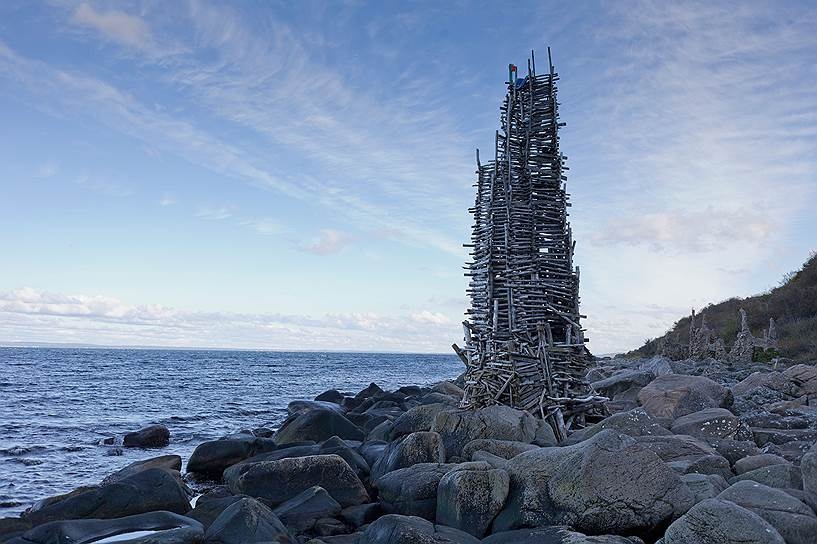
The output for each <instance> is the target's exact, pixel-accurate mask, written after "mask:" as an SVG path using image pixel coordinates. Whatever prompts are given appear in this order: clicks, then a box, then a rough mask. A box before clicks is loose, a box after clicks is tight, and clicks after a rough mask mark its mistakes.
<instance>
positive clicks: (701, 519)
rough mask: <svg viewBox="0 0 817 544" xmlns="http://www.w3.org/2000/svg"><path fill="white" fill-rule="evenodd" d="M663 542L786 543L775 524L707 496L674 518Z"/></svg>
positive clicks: (733, 504) (721, 543) (716, 543)
mask: <svg viewBox="0 0 817 544" xmlns="http://www.w3.org/2000/svg"><path fill="white" fill-rule="evenodd" d="M663 544H785V540H783V537H782V536H780V533H778V532H777V530H776V529H775V528H774V527H772V525H771V524H770V523H769V522H767V521H766V520H764V519H763V518H762V517H760V516H758V515H757V514H755V513H754V512H752V511H750V510H747V509H745V508H743V507H741V506H738V505H737V504H735V503H733V502H731V501H725V500H720V499H707V500H705V501H702V502H699V503H698V504H696V505H695V506H693V507H692V508H691V509H690V510H689V512H687V513H686V514H684V515H683V516H681V517H680V518H678V519H677V520H675V521H674V522H673V523H672V525H670V526H669V527H668V528H667V531H666V533H664V539H663Z"/></svg>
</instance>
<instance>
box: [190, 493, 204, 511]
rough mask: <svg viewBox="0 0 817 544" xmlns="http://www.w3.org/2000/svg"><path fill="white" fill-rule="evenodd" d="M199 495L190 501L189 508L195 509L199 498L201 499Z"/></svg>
mask: <svg viewBox="0 0 817 544" xmlns="http://www.w3.org/2000/svg"><path fill="white" fill-rule="evenodd" d="M201 495H202V494H201V493H199V494H198V495H196V496H195V497H193V498H192V499H190V508H195V507H196V503H197V502H199V497H201Z"/></svg>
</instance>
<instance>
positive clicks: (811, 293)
mask: <svg viewBox="0 0 817 544" xmlns="http://www.w3.org/2000/svg"><path fill="white" fill-rule="evenodd" d="M741 308H743V309H744V310H746V314H747V318H748V323H749V328H750V329H751V331H752V332H753V333H754V334H755V335H758V336H760V335H761V334H762V332H763V331H764V330H765V329H766V328H767V327H768V326H769V318H774V320H775V322H776V326H777V331H778V335H779V338H780V340H779V345H778V350H779V352H780V355H781V356H783V357H787V358H790V359H793V360H795V361H817V253H812V255H811V258H810V259H809V260H808V261H806V263H805V264H804V265H803V267H802V268H801V269H800V270H797V271H795V272H792V273H790V274H788V275H787V276H786V277H785V278H784V280H783V281H782V282H781V284H780V286H779V287H776V288H774V289H772V290H770V291H768V292H766V293H763V294H761V295H757V296H753V297H749V298H738V297H735V298H730V299H729V300H725V301H723V302H720V303H718V304H710V305H709V306H707V307H706V308H704V309H703V310H702V311H701V312H699V316H700V315H703V316H704V317H705V318H706V324H707V326H708V327H709V328H710V329H712V330H713V332H714V334H715V335H716V336H717V337H719V338H721V339H723V341H724V343H725V346H726V348H727V349H729V348H731V346H732V344H733V343H734V341H735V339H736V338H737V335H738V333H739V332H740V330H741V317H740V309H741ZM689 325H690V318H689V317H684V318H683V319H680V320H679V321H677V322H676V323H675V325H673V327H672V329H670V330H669V332H667V333H666V334H665V335H664V336H662V337H660V338H655V339H652V340H648V341H647V342H646V343H645V344H644V345H643V346H642V347H640V348H639V349H637V350H635V351H632V352H630V353H628V354H627V355H628V356H637V357H651V356H654V355H659V354H663V355H667V356H669V357H671V358H678V357H677V354H676V353H677V352H678V351H679V350H678V348H679V347H680V346H688V345H689ZM674 355H675V356H674ZM684 356H686V353H684Z"/></svg>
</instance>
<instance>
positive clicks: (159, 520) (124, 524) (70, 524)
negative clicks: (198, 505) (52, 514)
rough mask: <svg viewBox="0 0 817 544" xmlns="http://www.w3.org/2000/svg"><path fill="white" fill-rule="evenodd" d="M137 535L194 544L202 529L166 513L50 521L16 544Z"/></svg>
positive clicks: (81, 543)
mask: <svg viewBox="0 0 817 544" xmlns="http://www.w3.org/2000/svg"><path fill="white" fill-rule="evenodd" d="M139 531H157V532H156V533H153V535H151V536H153V537H154V538H156V539H157V541H164V540H165V539H168V538H170V539H177V541H179V542H195V541H198V540H200V539H201V537H202V536H203V535H204V528H203V527H202V526H201V524H200V523H199V522H197V521H195V520H192V519H190V518H187V517H184V516H180V515H178V514H173V513H170V512H148V513H145V514H137V515H133V516H125V517H122V518H117V519H77V520H66V521H52V522H50V523H44V524H42V525H38V526H37V527H35V528H33V529H31V530H29V531H27V532H25V533H23V535H22V537H21V540H20V542H25V543H30V544H56V543H60V544H86V543H90V542H94V541H96V540H102V539H104V538H108V537H112V536H116V535H126V534H127V533H136V532H139Z"/></svg>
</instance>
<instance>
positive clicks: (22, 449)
mask: <svg viewBox="0 0 817 544" xmlns="http://www.w3.org/2000/svg"><path fill="white" fill-rule="evenodd" d="M44 449H46V448H45V446H12V447H10V448H0V454H3V455H10V456H14V457H16V456H18V455H25V454H27V453H32V452H35V451H41V450H44Z"/></svg>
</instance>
